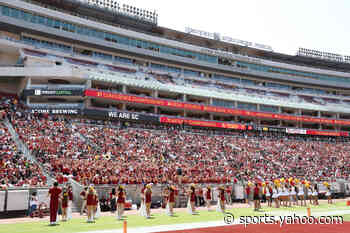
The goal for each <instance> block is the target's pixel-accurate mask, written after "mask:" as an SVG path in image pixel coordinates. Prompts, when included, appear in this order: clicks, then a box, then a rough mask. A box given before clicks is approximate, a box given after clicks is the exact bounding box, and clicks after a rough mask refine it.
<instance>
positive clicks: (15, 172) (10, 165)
mask: <svg viewBox="0 0 350 233" xmlns="http://www.w3.org/2000/svg"><path fill="white" fill-rule="evenodd" d="M16 105H17V100H16V99H10V98H4V97H1V98H0V115H1V116H0V142H1V143H0V182H1V183H0V187H1V188H2V189H6V188H9V187H10V188H11V187H33V186H34V187H36V186H44V185H45V184H46V177H45V176H44V175H43V174H42V171H41V168H40V167H39V166H38V165H37V164H35V163H33V162H31V161H29V160H28V159H26V158H25V157H24V156H23V153H22V152H21V151H20V150H18V148H17V145H16V143H15V141H14V140H13V138H12V136H11V134H10V133H9V130H8V128H7V127H6V126H5V124H4V122H3V120H4V119H5V117H6V116H8V114H9V111H12V110H13V109H15V106H16Z"/></svg>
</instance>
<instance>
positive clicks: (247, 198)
mask: <svg viewBox="0 0 350 233" xmlns="http://www.w3.org/2000/svg"><path fill="white" fill-rule="evenodd" d="M245 195H246V200H245V203H247V204H248V205H249V206H250V198H249V197H250V186H249V183H248V184H247V185H246V187H245Z"/></svg>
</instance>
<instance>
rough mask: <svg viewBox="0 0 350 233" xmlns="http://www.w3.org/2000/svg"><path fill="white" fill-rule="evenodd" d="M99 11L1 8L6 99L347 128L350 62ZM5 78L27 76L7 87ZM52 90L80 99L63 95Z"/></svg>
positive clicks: (67, 6) (16, 2)
mask: <svg viewBox="0 0 350 233" xmlns="http://www.w3.org/2000/svg"><path fill="white" fill-rule="evenodd" d="M102 12H105V13H106V17H104V18H103V20H101V17H99V19H98V20H97V19H96V16H98V15H99V14H101V9H97V8H91V7H89V6H88V5H84V4H83V3H82V1H74V0H56V1H50V5H48V4H47V1H20V0H13V1H10V2H9V1H5V0H0V33H1V36H2V37H1V39H0V50H1V55H2V56H1V59H0V63H1V64H2V65H3V66H7V67H3V68H0V69H2V72H1V73H2V76H3V77H7V78H6V79H2V83H3V84H5V83H6V89H7V91H9V90H10V89H11V88H12V90H14V91H15V92H18V93H22V90H23V89H25V91H23V93H24V94H26V96H25V97H26V98H27V103H28V104H31V106H32V107H36V108H38V107H50V106H51V107H52V106H54V107H55V108H64V107H69V108H76V107H79V108H87V107H90V108H91V107H99V108H113V109H118V110H123V111H137V112H145V113H152V114H161V115H172V116H178V117H190V118H197V119H198V118H199V119H203V120H216V121H225V122H230V121H235V122H245V123H248V122H249V123H251V122H253V123H255V124H258V125H274V126H289V127H298V128H299V127H302V128H311V129H331V130H347V129H348V127H349V126H348V125H350V121H348V120H347V119H350V110H349V108H348V107H349V104H350V98H349V97H348V96H349V94H350V74H349V70H350V65H349V64H348V63H345V62H334V61H326V60H322V59H315V58H308V57H303V56H290V55H284V54H278V53H275V52H272V51H266V50H259V49H253V48H249V47H244V46H239V45H235V44H231V43H225V42H223V41H219V40H211V39H206V38H202V37H198V36H195V35H191V34H188V33H183V32H178V31H174V30H171V29H167V28H162V27H159V26H157V24H156V22H157V19H156V18H153V21H152V20H151V21H150V20H143V19H140V18H138V19H135V18H134V19H133V18H132V17H129V16H127V15H120V14H112V13H111V12H107V11H102ZM242 54H244V55H242ZM15 64H16V65H17V66H14V65H15ZM18 66H22V67H18ZM9 77H22V78H23V77H25V78H24V79H20V80H21V81H18V79H17V83H16V87H13V85H12V86H11V83H12V80H14V79H10V78H9ZM57 84H60V85H61V86H58V85H57ZM4 86H5V85H4ZM76 87H78V88H76ZM38 89H39V90H41V91H42V90H45V91H46V92H45V91H44V92H40V94H38V93H39V92H38V91H37V90H38ZM48 89H50V90H48ZM57 89H60V90H66V91H67V90H69V91H72V90H73V89H74V90H75V89H80V92H79V93H77V92H74V94H70V95H69V97H68V95H67V94H62V93H61V94H57V93H58V92H55V91H53V90H57ZM84 89H88V90H86V91H85V92H84ZM92 89H95V90H92ZM50 91H51V92H50ZM94 91H95V92H94ZM28 93H29V94H28ZM42 93H46V94H42ZM64 93H67V92H64ZM70 93H72V92H70ZM81 93H83V94H81ZM92 93H94V94H92ZM96 93H97V94H96ZM116 93H119V94H116ZM84 95H85V96H88V97H84ZM107 96H108V97H107ZM140 96H141V97H142V98H139V97H140ZM106 97H107V98H106ZM188 102H190V103H191V104H192V105H189V103H188ZM189 106H190V107H189ZM232 109H236V110H235V111H233V110H232ZM237 109H238V110H237ZM58 112H60V111H58Z"/></svg>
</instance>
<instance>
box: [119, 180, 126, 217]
mask: <svg viewBox="0 0 350 233" xmlns="http://www.w3.org/2000/svg"><path fill="white" fill-rule="evenodd" d="M117 197H118V198H117V219H118V220H121V218H122V216H123V213H124V205H125V197H126V194H125V190H124V187H123V186H122V185H119V187H118V190H117Z"/></svg>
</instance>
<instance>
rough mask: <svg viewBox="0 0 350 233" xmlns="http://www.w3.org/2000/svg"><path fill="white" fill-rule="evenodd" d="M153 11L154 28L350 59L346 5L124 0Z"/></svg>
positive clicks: (302, 0) (319, 0)
mask: <svg viewBox="0 0 350 233" xmlns="http://www.w3.org/2000/svg"><path fill="white" fill-rule="evenodd" d="M119 3H120V4H123V3H125V4H128V5H133V6H135V7H138V8H145V9H149V10H153V9H155V10H157V12H158V25H160V26H163V27H167V28H171V29H175V30H180V31H185V27H191V28H194V29H199V30H203V31H207V32H218V33H220V35H221V36H229V37H231V38H235V39H241V40H245V41H250V42H254V43H260V44H265V45H270V46H271V47H272V49H273V50H274V51H275V52H281V53H286V54H291V55H295V54H296V52H297V50H298V48H299V47H303V48H308V49H316V50H320V51H324V52H332V53H338V54H341V55H350V46H348V44H349V43H350V28H349V26H350V1H349V0H216V1H209V0H201V1H200V0H192V1H190V0H176V1H170V0H122V1H119Z"/></svg>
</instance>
